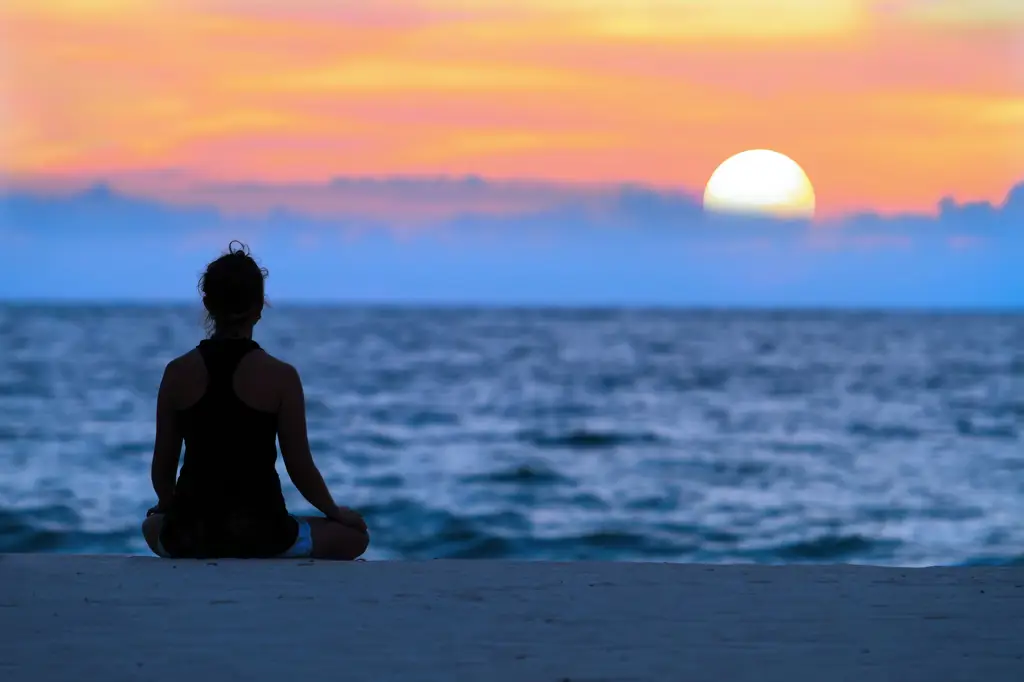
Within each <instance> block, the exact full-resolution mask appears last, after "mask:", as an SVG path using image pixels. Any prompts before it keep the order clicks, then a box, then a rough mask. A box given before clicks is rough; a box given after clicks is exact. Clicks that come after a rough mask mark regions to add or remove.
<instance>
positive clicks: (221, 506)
mask: <svg viewBox="0 0 1024 682" xmlns="http://www.w3.org/2000/svg"><path fill="white" fill-rule="evenodd" d="M275 363H276V361H275V360H274V359H273V358H271V357H270V356H269V355H267V354H266V353H264V352H263V351H262V350H261V349H260V347H259V345H258V344H257V343H256V342H255V341H252V340H251V339H247V338H213V339H207V340H205V341H203V342H201V343H200V344H199V346H198V347H197V348H196V349H195V350H194V351H192V352H190V353H188V354H186V355H184V356H182V357H181V358H179V359H178V360H177V361H175V362H174V363H173V365H172V366H173V374H174V385H175V387H176V390H175V391H174V402H175V405H174V408H175V413H176V416H177V422H178V428H179V429H180V432H181V435H182V437H183V439H184V442H185V456H184V462H183V464H182V467H181V473H180V474H179V476H178V481H177V484H176V486H175V490H174V497H173V500H172V503H171V509H170V510H169V512H170V517H171V518H172V519H173V523H172V524H171V525H172V526H174V525H176V526H177V528H178V530H179V531H181V532H179V533H178V535H179V537H181V536H182V535H190V536H193V539H191V540H187V539H186V544H189V543H191V544H195V543H197V542H199V540H198V539H196V538H195V536H198V535H202V534H203V533H201V532H200V531H199V529H200V528H203V529H206V530H207V531H208V533H207V534H209V535H211V536H214V539H215V540H216V541H217V542H218V543H222V542H223V537H222V536H224V535H231V536H232V537H233V538H234V540H235V541H236V542H242V543H243V544H245V545H247V546H248V547H249V549H248V551H247V553H252V554H256V555H259V554H267V555H273V554H276V553H277V552H279V551H282V549H283V548H286V547H287V546H288V545H290V544H291V542H292V541H293V540H294V535H295V532H294V523H293V522H292V521H291V519H290V517H289V516H288V511H287V508H286V506H285V501H284V496H283V494H282V491H281V481H280V478H279V477H278V474H277V468H276V464H277V433H278V414H277V410H278V408H279V406H280V397H279V391H278V390H277V387H278V382H277V381H276V375H275V371H274V369H275ZM246 528H253V529H256V528H259V531H256V530H253V531H252V533H249V532H247V531H246V530H245V529H246ZM250 535H257V536H256V537H250ZM171 542H172V544H173V540H172V541H171ZM182 549H183V551H184V552H185V553H188V554H191V553H193V552H190V551H188V548H182Z"/></svg>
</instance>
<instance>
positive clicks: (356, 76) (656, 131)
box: [0, 0, 1024, 214]
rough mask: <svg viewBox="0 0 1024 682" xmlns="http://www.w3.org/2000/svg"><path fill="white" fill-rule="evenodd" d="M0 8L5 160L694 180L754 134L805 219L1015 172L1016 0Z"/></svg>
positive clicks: (31, 1)
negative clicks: (812, 207) (782, 161)
mask: <svg viewBox="0 0 1024 682" xmlns="http://www.w3.org/2000/svg"><path fill="white" fill-rule="evenodd" d="M968 6H969V8H967V9H965V7H968ZM467 8H471V9H467ZM0 26H2V27H3V28H2V29H0V30H2V31H4V33H3V34H2V35H0V60H2V61H0V69H3V71H4V72H3V73H0V76H2V80H0V126H2V131H0V171H3V172H4V173H6V174H9V175H13V176H14V177H15V178H38V177H52V176H66V175H80V176H85V177H90V178H92V177H96V178H99V177H103V176H105V175H107V174H122V173H125V172H131V171H153V170H155V169H176V170H180V171H184V172H185V173H186V174H191V175H194V176H198V177H203V178H209V179H214V180H228V181H235V180H247V181H263V182H283V181H287V182H322V181H325V180H327V179H329V178H331V177H333V176H346V175H351V176H384V175H386V176H394V175H424V174H426V175H432V176H433V175H439V174H452V175H463V174H477V175H481V176H484V177H489V178H524V179H533V180H557V181H560V182H565V181H568V182H600V183H606V182H619V181H626V182H639V183H650V184H653V185H657V186H670V187H679V186H685V187H689V188H699V187H702V186H703V184H704V182H706V180H707V178H708V177H709V176H710V174H711V172H712V171H713V170H714V168H715V166H716V165H717V164H718V163H719V162H721V161H722V160H724V159H725V158H726V157H728V156H730V155H732V154H733V153H735V152H738V151H741V150H743V149H746V148H751V147H767V148H771V149H775V150H778V151H781V152H783V153H785V154H787V155H789V156H791V157H792V158H794V159H795V160H796V161H798V162H799V163H800V164H801V165H802V166H803V167H804V168H805V169H806V171H807V173H808V175H809V176H810V178H811V180H812V182H813V183H814V185H815V188H816V191H817V194H818V207H819V209H820V211H822V212H823V213H825V214H835V213H839V212H844V211H847V210H851V209H855V208H873V209H878V210H883V211H891V210H902V209H917V210H922V209H923V210H928V209H931V208H932V207H933V206H934V204H935V202H936V201H937V199H938V198H939V197H941V196H942V195H945V194H952V195H953V196H956V197H957V198H959V199H964V200H967V199H988V200H991V201H995V202H998V201H1000V200H1001V199H1002V198H1003V196H1004V195H1005V193H1006V191H1007V190H1008V188H1009V187H1010V186H1011V185H1012V184H1013V183H1014V182H1016V181H1019V180H1021V179H1024V3H1021V2H1020V0H972V1H971V2H969V3H967V2H963V1H962V0H774V1H773V2H769V1H768V0H714V2H712V1H711V0H547V1H541V0H473V2H466V1H465V0H419V1H417V0H404V1H402V2H399V1H398V0H373V1H372V2H369V1H365V2H358V3H356V2H351V3H349V2H339V1H338V0H289V1H288V2H286V1H285V0H278V1H271V0H262V1H261V0H91V1H90V0H47V1H46V2H41V1H39V0H4V2H3V4H2V5H0Z"/></svg>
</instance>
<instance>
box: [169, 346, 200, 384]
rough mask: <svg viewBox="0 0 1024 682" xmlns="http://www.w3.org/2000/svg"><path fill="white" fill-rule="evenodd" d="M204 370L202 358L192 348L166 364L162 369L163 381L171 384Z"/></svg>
mask: <svg viewBox="0 0 1024 682" xmlns="http://www.w3.org/2000/svg"><path fill="white" fill-rule="evenodd" d="M204 369H205V366H204V365H203V358H202V356H201V355H199V351H197V350H196V349H194V348H193V349H192V350H190V351H189V352H187V353H185V354H184V355H179V356H178V357H176V358H174V359H173V360H171V361H170V362H168V363H167V367H165V368H164V379H165V380H169V381H172V382H174V381H180V380H182V379H185V378H187V377H189V376H190V375H192V374H194V373H195V372H196V370H200V371H203V370H204Z"/></svg>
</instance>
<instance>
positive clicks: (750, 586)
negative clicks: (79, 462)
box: [0, 555, 1024, 682]
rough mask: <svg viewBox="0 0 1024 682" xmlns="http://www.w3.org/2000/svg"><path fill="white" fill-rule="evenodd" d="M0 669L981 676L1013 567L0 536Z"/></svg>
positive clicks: (1019, 598) (1012, 600)
mask: <svg viewBox="0 0 1024 682" xmlns="http://www.w3.org/2000/svg"><path fill="white" fill-rule="evenodd" d="M0 629H2V631H3V637H2V638H0V679H2V680H4V681H5V682H23V681H24V682H28V681H33V682H48V681H51V680H69V681H70V680H75V681H76V682H82V681H85V680H107V681H111V682H113V681H116V680H140V681H142V680H152V681H161V682H162V681H171V680H174V681H176V682H177V681H180V680H187V679H194V680H199V679H204V680H205V679H211V680H212V679H215V680H221V681H224V680H245V681H247V682H261V681H263V680H268V681H269V680H273V681H275V682H279V681H284V680H323V679H331V680H367V681H369V680H373V681H374V682H387V681H390V680H424V681H428V680H438V681H439V682H440V681H441V680H444V681H446V682H449V681H451V680H459V681H472V680H481V681H484V680H486V681H488V682H505V681H512V680H515V681H524V682H526V681H529V682H547V681H550V682H559V681H565V680H571V681H573V682H596V681H598V680H601V681H603V682H610V681H612V680H616V681H618V680H621V681H625V680H631V681H632V680H637V681H639V680H664V681H666V682H676V681H679V680H693V681H704V680H707V681H708V682H711V681H723V680H729V681H730V682H745V681H747V680H750V681H752V682H753V681H755V680H756V681H757V682H766V681H770V680H786V681H787V682H796V681H801V680H809V681H810V680H813V681H815V682H826V681H832V680H837V681H838V680H851V681H853V680H857V681H858V682H859V681H865V682H867V681H870V682H882V681H886V680H892V681H894V682H896V681H898V682H914V681H917V680H920V681H921V682H926V681H927V682H955V681H957V680H963V681H965V682H967V681H971V682H981V681H985V682H997V681H1002V680H1006V681H1007V682H1010V681H1017V680H1022V679H1024V636H1022V634H1021V633H1022V632H1024V568H935V569H892V568H873V567H854V566H777V567H773V566H747V565H744V566H702V565H669V564H642V563H515V562H491V561H461V562H460V561H428V562H366V563H351V564H331V563H321V562H311V561H266V562H254V561H250V562H244V561H223V560H220V561H210V562H206V561H198V562H189V561H163V560H159V559H154V558H149V557H86V556H56V555H0Z"/></svg>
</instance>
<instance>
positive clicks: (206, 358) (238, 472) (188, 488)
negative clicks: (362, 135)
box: [142, 242, 370, 559]
mask: <svg viewBox="0 0 1024 682" xmlns="http://www.w3.org/2000/svg"><path fill="white" fill-rule="evenodd" d="M266 276H267V271H266V270H265V269H263V268H260V267H259V266H258V265H257V264H256V261H254V260H253V259H252V257H251V256H250V255H249V252H248V249H247V248H246V247H245V245H244V244H240V243H239V242H231V244H230V245H229V246H228V252H227V253H226V254H225V255H223V256H221V257H220V258H218V259H217V260H215V261H213V262H212V263H210V265H209V266H208V267H207V268H206V272H205V273H204V274H203V276H202V278H201V279H200V280H199V289H200V291H201V293H202V296H203V304H204V305H205V306H206V310H207V313H208V315H207V321H208V326H209V328H210V331H211V332H212V333H211V335H210V338H208V339H206V340H204V341H202V342H201V343H200V344H199V346H198V347H197V348H195V349H193V350H191V351H189V352H188V353H186V354H185V355H182V356H181V357H179V358H176V359H174V360H172V361H171V362H170V363H169V364H168V365H167V368H166V369H165V370H164V376H163V379H162V380H161V382H160V392H159V395H158V397H157V414H156V443H155V446H154V448H153V468H152V477H153V489H154V490H155V491H156V495H157V499H158V503H157V506H156V507H154V508H153V509H151V510H150V512H149V514H148V515H147V517H146V520H145V522H144V523H143V525H142V532H143V535H144V536H145V538H146V543H147V544H148V545H149V547H150V549H152V550H153V552H154V553H156V554H158V555H160V556H167V557H182V558H184V557H204V558H206V557H240V558H247V557H251V558H255V557H309V556H311V557H316V558H321V559H355V558H356V557H358V556H359V555H360V554H362V553H363V552H364V551H365V550H366V547H367V545H368V544H369V541H370V540H369V535H368V533H367V530H366V524H365V523H364V522H363V519H362V517H360V516H359V514H357V513H356V512H354V511H352V510H350V509H347V508H345V507H338V506H337V505H336V504H335V503H334V500H333V499H332V498H331V494H330V492H329V491H328V490H327V486H326V485H325V484H324V479H323V476H321V475H320V471H319V470H318V469H317V467H316V464H314V463H313V457H312V455H311V454H310V451H309V441H308V438H307V435H306V407H305V399H304V397H303V390H302V382H301V380H300V379H299V374H298V372H296V371H295V368H294V367H292V366H291V365H289V364H288V363H286V362H283V361H281V360H278V359H277V358H274V357H272V356H271V355H269V354H268V353H266V352H265V351H263V350H262V349H261V348H260V347H259V345H258V344H257V343H256V342H255V341H253V340H252V330H253V327H254V326H255V325H256V323H257V322H259V320H260V317H261V316H262V314H263V306H264V294H263V283H264V279H265V278H266ZM275 439H278V440H280V443H281V455H282V457H283V459H284V463H285V467H286V468H287V471H288V475H289V477H291V479H292V482H294V483H295V487H296V488H298V490H299V492H300V493H302V495H303V497H305V498H306V499H307V500H308V501H309V503H310V504H312V505H313V506H314V507H315V508H316V509H318V510H319V511H320V512H322V513H323V515H324V516H323V517H296V516H292V515H290V514H289V513H288V511H287V509H286V508H285V502H284V496H283V495H282V493H281V481H280V479H279V478H278V475H277V470H276V469H275V462H276V461H277V444H276V443H275ZM182 441H184V444H185V461H184V463H183V464H182V467H181V473H180V474H178V459H179V457H180V455H181V446H182ZM176 474H178V476H177V482H175V475H176Z"/></svg>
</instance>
